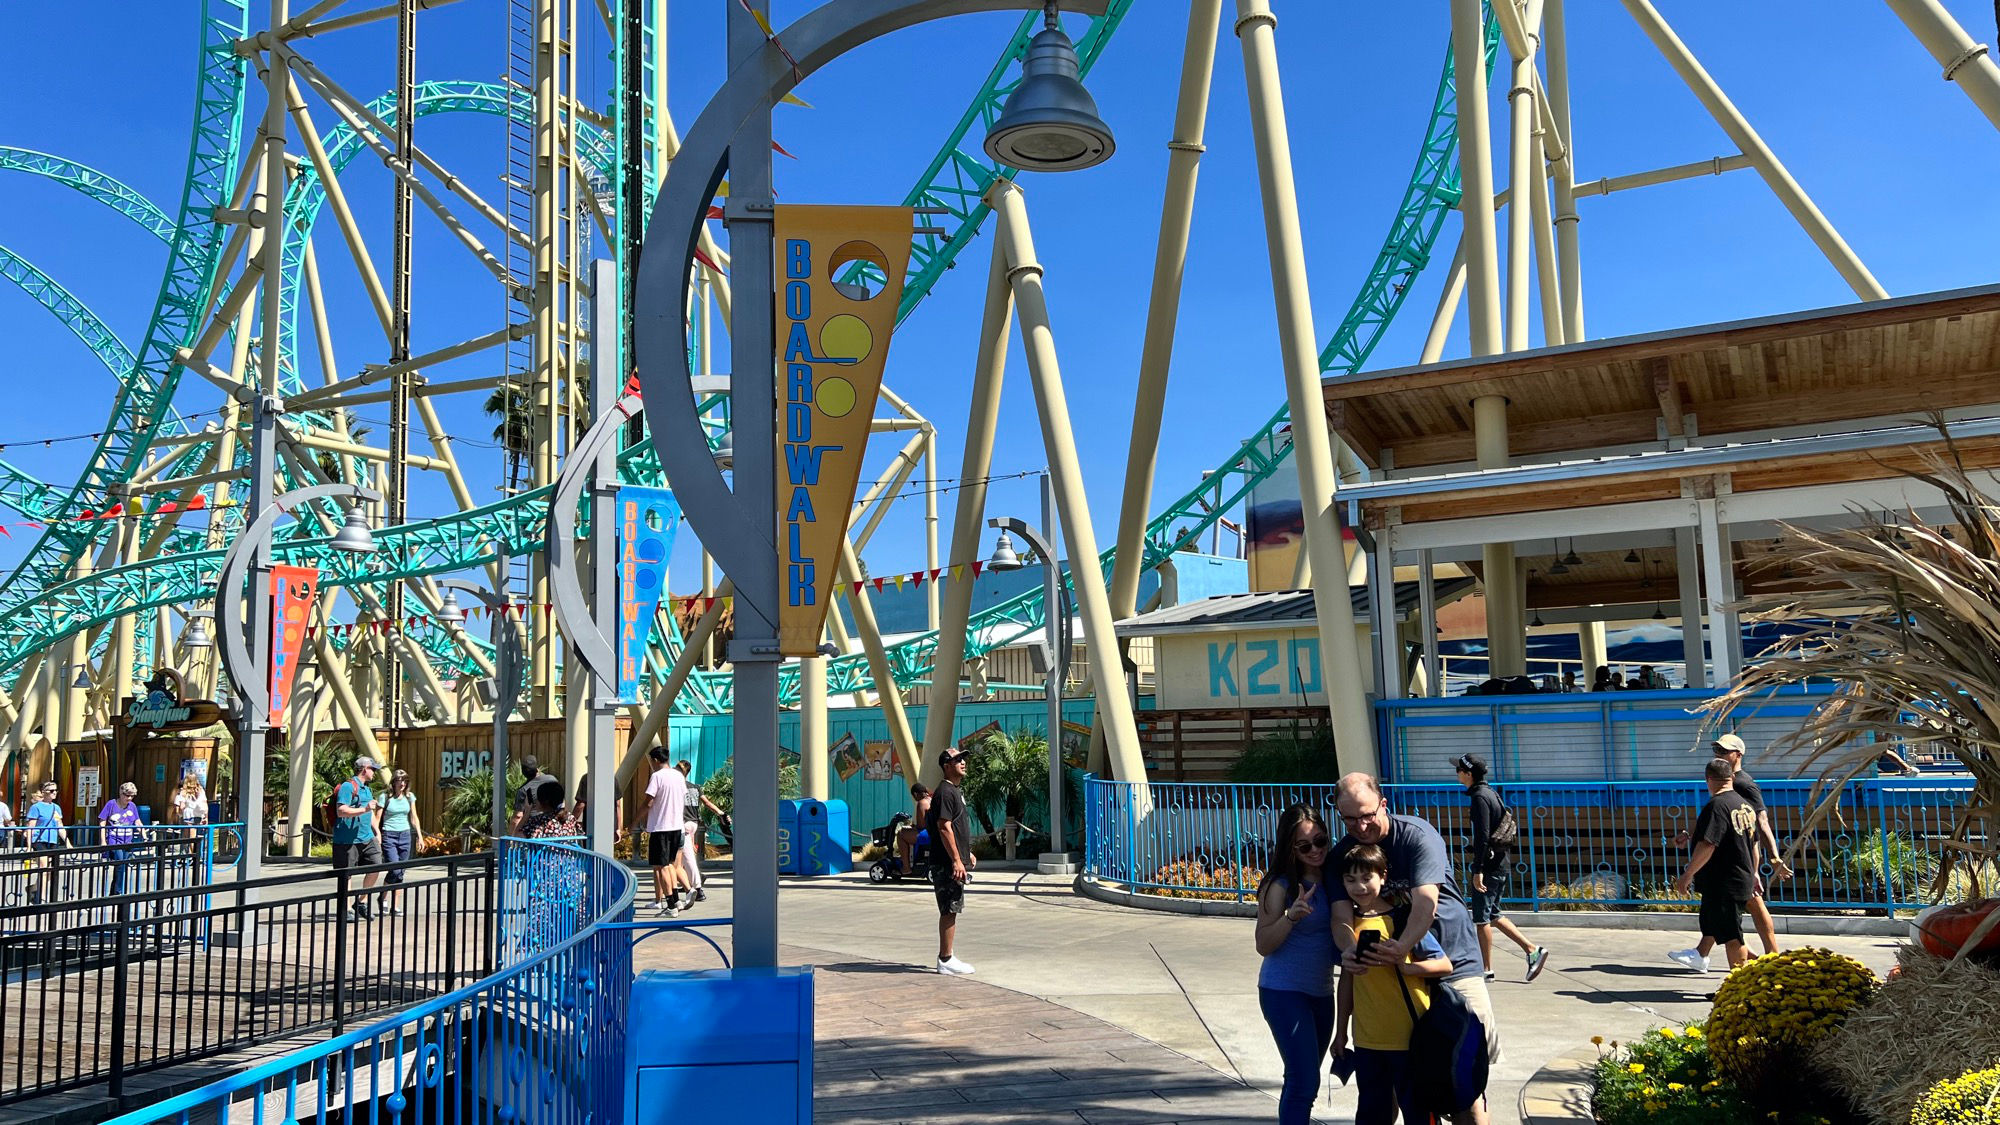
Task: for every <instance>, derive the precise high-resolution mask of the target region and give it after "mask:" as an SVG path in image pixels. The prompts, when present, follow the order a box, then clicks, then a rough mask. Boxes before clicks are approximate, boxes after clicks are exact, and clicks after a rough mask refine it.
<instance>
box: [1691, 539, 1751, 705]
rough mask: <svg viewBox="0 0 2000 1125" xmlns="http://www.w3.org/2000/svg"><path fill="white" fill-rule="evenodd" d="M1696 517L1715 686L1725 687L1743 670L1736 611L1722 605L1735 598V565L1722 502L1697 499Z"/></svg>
mask: <svg viewBox="0 0 2000 1125" xmlns="http://www.w3.org/2000/svg"><path fill="white" fill-rule="evenodd" d="M1695 507H1696V509H1697V512H1698V514H1699V515H1698V518H1699V519H1700V524H1699V527H1700V530H1701V570H1702V585H1703V586H1704V587H1705V588H1706V590H1707V593H1708V647H1709V648H1710V649H1711V650H1713V659H1714V661H1715V686H1717V687H1727V686H1728V685H1729V684H1730V683H1732V682H1733V681H1734V680H1735V679H1736V676H1737V674H1738V673H1740V672H1741V671H1742V670H1743V635H1742V630H1740V629H1739V628H1738V627H1737V621H1736V611H1735V610H1734V609H1729V608H1726V607H1727V606H1729V605H1731V604H1732V603H1734V602H1735V601H1736V567H1735V563H1734V553H1735V552H1734V551H1733V550H1731V548H1730V542H1729V525H1728V524H1727V523H1725V522H1723V519H1722V505H1721V503H1720V502H1719V501H1716V500H1698V501H1696V502H1695Z"/></svg>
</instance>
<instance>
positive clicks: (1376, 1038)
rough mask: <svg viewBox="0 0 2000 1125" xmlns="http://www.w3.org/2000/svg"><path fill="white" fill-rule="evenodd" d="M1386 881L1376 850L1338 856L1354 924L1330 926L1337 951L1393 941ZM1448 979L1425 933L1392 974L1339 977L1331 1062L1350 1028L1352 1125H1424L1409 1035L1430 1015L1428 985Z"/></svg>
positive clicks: (1383, 859) (1439, 951) (1383, 970)
mask: <svg viewBox="0 0 2000 1125" xmlns="http://www.w3.org/2000/svg"><path fill="white" fill-rule="evenodd" d="M1388 877H1389V857H1388V856H1387V855H1386V854H1384V853H1383V851H1382V849H1381V848H1379V847H1377V846H1375V845H1374V844H1362V845H1360V846H1358V847H1356V848H1354V849H1352V850H1350V851H1349V852H1348V853H1347V854H1346V855H1344V856H1342V857H1341V862H1340V881H1341V884H1342V885H1343V886H1344V887H1345V888H1346V889H1347V897H1348V898H1349V899H1350V900H1351V901H1352V903H1353V905H1354V923H1353V925H1352V926H1346V925H1344V924H1343V923H1342V922H1341V921H1340V919H1339V918H1338V917H1336V919H1335V921H1334V938H1335V940H1336V941H1337V942H1338V943H1339V945H1340V946H1341V948H1342V949H1353V948H1356V947H1359V948H1363V949H1365V948H1367V947H1368V946H1369V945H1372V944H1374V943H1375V942H1378V941H1381V940H1383V939H1384V938H1393V937H1394V936H1395V934H1396V923H1395V922H1394V921H1393V920H1392V919H1391V918H1390V914H1391V911H1392V909H1393V907H1392V906H1391V904H1390V903H1389V901H1388V900H1387V899H1385V898H1383V897H1382V884H1383V882H1384V881H1385V880H1387V879H1388ZM1450 973H1451V958H1449V957H1446V956H1445V955H1444V948H1443V947H1442V946H1440V945H1439V944H1438V942H1437V939H1436V938H1433V937H1432V936H1430V935H1429V934H1425V935H1424V936H1423V937H1422V938H1420V939H1418V941H1417V945H1416V948H1415V949H1412V950H1411V951H1410V955H1409V957H1408V958H1406V959H1405V960H1404V961H1403V962H1402V963H1400V964H1398V965H1396V966H1395V967H1394V971H1393V972H1392V971H1391V970H1390V968H1389V967H1388V966H1382V965H1378V966H1373V967H1370V968H1366V969H1358V970H1344V971H1342V972H1341V974H1340V987H1339V990H1338V991H1337V992H1336V993H1335V1007H1334V1023H1333V1057H1334V1058H1335V1059H1336V1060H1339V1059H1340V1057H1341V1055H1343V1054H1345V1053H1346V1052H1347V1050H1348V1046H1347V1042H1348V1029H1349V1024H1350V1023H1351V1024H1352V1025H1353V1032H1354V1048H1353V1049H1354V1058H1353V1060H1352V1065H1353V1068H1354V1071H1355V1078H1356V1085H1357V1086H1358V1087H1359V1092H1360V1100H1359V1102H1358V1103H1357V1104H1356V1106H1355V1110H1354V1122H1355V1125H1393V1122H1395V1120H1396V1113H1397V1110H1398V1109H1399V1108H1400V1109H1401V1110H1402V1114H1403V1121H1404V1125H1425V1123H1426V1122H1427V1121H1428V1120H1429V1116H1430V1115H1429V1114H1427V1113H1425V1112H1423V1111H1422V1110H1420V1109H1418V1108H1417V1107H1416V1089H1415V1087H1414V1086H1413V1085H1412V1083H1411V1081H1410V1059H1409V1055H1410V1031H1411V1029H1412V1028H1413V1027H1414V1026H1415V1025H1416V1020H1417V1017H1419V1016H1421V1015H1423V1014H1424V1012H1425V1011H1427V1010H1428V1009H1429V1008H1430V1003H1431V986H1430V979H1431V978H1434V977H1444V976H1448V975H1450Z"/></svg>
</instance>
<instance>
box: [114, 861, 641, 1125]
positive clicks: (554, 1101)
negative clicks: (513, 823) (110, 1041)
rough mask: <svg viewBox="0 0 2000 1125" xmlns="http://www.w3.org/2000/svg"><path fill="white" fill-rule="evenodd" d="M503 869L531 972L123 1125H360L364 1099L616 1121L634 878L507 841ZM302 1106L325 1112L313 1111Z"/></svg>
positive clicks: (507, 972) (423, 1112)
mask: <svg viewBox="0 0 2000 1125" xmlns="http://www.w3.org/2000/svg"><path fill="white" fill-rule="evenodd" d="M500 863H501V870H502V872H503V880H502V881H503V883H505V882H506V881H507V880H506V878H505V876H513V877H514V881H515V883H516V885H517V886H518V887H519V888H520V891H519V893H520V896H521V897H520V898H519V899H518V900H517V901H514V902H511V903H502V904H501V906H500V909H501V910H502V912H503V913H504V912H506V911H508V910H510V909H511V910H518V911H520V912H522V913H523V914H524V917H525V925H524V926H523V927H522V928H521V930H520V932H519V933H518V934H515V935H513V936H514V937H516V938H517V939H518V940H519V941H520V942H522V943H524V945H523V947H522V948H520V949H518V950H516V952H517V954H518V960H512V961H507V960H505V959H504V957H503V967H502V968H500V969H499V970H498V971H496V972H494V973H492V974H490V975H488V976H487V977H485V978H483V979H481V980H479V981H477V982H475V983H473V984H470V985H467V986H466V987H464V988H460V989H458V990H457V991H454V992H450V993H446V994H445V995H442V996H439V997H436V998H434V999H431V1000H428V1001H425V1002H424V1003H421V1004H418V1005H415V1006H414V1007H410V1008H407V1009H404V1010H403V1011H400V1012H397V1013H396V1014H394V1015H392V1016H388V1017H386V1018H384V1019H381V1020H378V1021H376V1022H375V1023H372V1024H370V1025H368V1026H367V1027H363V1028H359V1029H357V1030H354V1031H350V1032H347V1033H346V1034H343V1035H337V1036H335V1037H333V1038H332V1039H329V1040H327V1041H326V1042H324V1043H316V1044H313V1045H312V1046H310V1047H306V1048H303V1049H301V1050H297V1051H293V1052H290V1053H288V1054H285V1055H282V1056H279V1057H278V1058H274V1059H271V1060H270V1061H268V1062H264V1063H260V1064H258V1065H256V1066H253V1067H250V1068H248V1069H246V1070H244V1071H242V1072H240V1073H237V1074H232V1075H229V1076H227V1077H225V1078H220V1079H217V1080H216V1081H214V1082H210V1083H208V1084H207V1085H205V1086H202V1087H199V1088H198V1089H194V1090H190V1091H188V1092H187V1093H185V1094H181V1095H178V1096H176V1097H172V1098H168V1099H166V1100H164V1101H161V1102H159V1103H157V1104H154V1105H150V1106H147V1107H145V1108H143V1109H139V1110H134V1111H132V1112H130V1113H127V1114H125V1115H123V1116H120V1117H116V1118H113V1119H112V1123H111V1125H153V1123H156V1122H175V1123H178V1125H189V1123H190V1122H192V1121H195V1120H218V1121H220V1120H228V1119H229V1114H230V1109H231V1106H232V1105H234V1104H235V1103H238V1102H243V1101H254V1102H255V1103H256V1105H255V1106H254V1109H253V1116H254V1117H255V1119H257V1120H267V1119H276V1120H285V1121H306V1120H312V1119H315V1118H318V1119H321V1120H323V1119H324V1118H325V1116H326V1115H327V1114H328V1113H329V1112H332V1111H336V1110H339V1109H341V1108H343V1107H347V1108H349V1109H350V1110H351V1112H350V1113H349V1115H348V1119H349V1120H357V1119H358V1118H357V1117H356V1116H355V1113H357V1112H360V1111H361V1109H360V1107H361V1106H362V1104H363V1102H364V1100H365V1101H366V1102H368V1103H377V1102H379V1103H380V1104H379V1105H378V1104H370V1105H368V1107H367V1111H368V1112H369V1113H370V1115H371V1116H370V1118H369V1119H370V1120H387V1121H389V1122H394V1123H397V1125H419V1123H428V1122H436V1123H439V1125H443V1123H444V1122H452V1123H456V1122H459V1121H463V1120H468V1119H473V1118H474V1117H475V1116H476V1117H477V1118H478V1119H480V1120H496V1119H497V1120H502V1121H507V1120H512V1121H519V1120H522V1119H523V1118H532V1119H534V1120H537V1121H541V1122H548V1123H550V1125H584V1123H585V1122H605V1121H612V1120H615V1119H616V1117H617V1115H618V1112H619V1111H618V1106H619V1105H620V1104H621V1098H622V1093H621V1086H620V1084H619V1081H618V1075H619V1074H620V1073H621V1072H622V1068H623V1066H624V1047H625V1038H624V1034H625V1002H626V994H627V989H626V982H627V981H628V980H629V978H630V976H631V946H632V943H631V939H630V935H629V934H628V933H627V931H626V928H625V927H624V925H623V924H624V923H629V922H630V921H631V916H632V899H633V894H634V891H635V882H634V880H633V878H632V873H631V871H630V870H629V869H628V868H626V867H625V865H624V864H622V863H619V862H617V861H615V860H613V859H611V858H609V857H607V856H603V855H599V854H597V853H594V852H588V851H584V850H582V849H580V848H576V847H571V846H569V845H566V844H560V843H553V842H550V841H545V840H512V839H509V840H504V841H502V850H501V857H500ZM406 1064H407V1068H406ZM385 1068H386V1073H385ZM385 1077H386V1079H387V1081H385ZM302 1095H304V1096H306V1097H310V1098H311V1099H312V1100H313V1101H314V1102H316V1103H317V1104H314V1105H310V1106H302V1105H300V1104H299V1102H300V1099H301V1096H302ZM266 1103H269V1104H268V1105H267V1104H266ZM336 1103H337V1104H336ZM267 1111H268V1112H267ZM269 1113H278V1114H282V1116H281V1117H277V1118H271V1117H270V1116H269ZM496 1114H497V1117H496V1116H495V1115H496Z"/></svg>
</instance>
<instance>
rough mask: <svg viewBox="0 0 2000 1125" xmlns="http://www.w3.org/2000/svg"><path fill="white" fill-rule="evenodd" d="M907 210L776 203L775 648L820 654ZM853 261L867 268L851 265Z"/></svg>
mask: <svg viewBox="0 0 2000 1125" xmlns="http://www.w3.org/2000/svg"><path fill="white" fill-rule="evenodd" d="M913 215H914V212H913V211H912V210H911V209H910V208H908V207H812V206H792V205H789V204H786V205H780V206H779V207H778V208H777V209H776V223H777V238H776V243H777V253H778V263H777V280H778V285H777V290H778V333H777V338H778V372H779V381H780V386H781V389H782V395H781V397H782V399H783V401H784V410H783V417H782V419H781V421H780V424H779V442H780V444H779V447H778V496H779V499H780V500H781V501H782V502H783V504H784V522H783V524H782V525H781V526H780V528H779V543H778V555H779V559H778V584H779V586H778V588H779V598H778V647H779V650H780V651H782V652H783V653H784V654H785V655H787V656H811V655H813V654H814V653H816V652H818V651H819V638H820V627H821V626H822V625H823V624H825V622H826V610H827V605H828V603H829V602H830V601H831V600H832V595H833V580H834V572H835V571H836V570H837V569H838V568H839V566H840V548H841V539H842V537H843V536H844V535H846V533H847V517H848V514H849V512H851V511H852V510H853V506H854V492H855V489H856V488H857V487H858V486H859V485H860V482H861V459H862V456H863V455H864V454H865V453H866V452H867V451H868V427H869V422H870V421H871V420H872V419H873V418H874V415H875V398H876V395H877V393H878V392H879V391H880V389H881V386H882V367H883V363H884V362H885V361H886V360H887V359H888V357H889V335H890V333H891V332H893V331H894V330H895V327H896V307H897V305H898V304H899V303H900V302H901V301H902V299H903V278H904V275H905V274H906V273H908V271H909V265H910V226H911V219H912V217H913ZM857 266H864V267H867V268H865V269H861V270H857Z"/></svg>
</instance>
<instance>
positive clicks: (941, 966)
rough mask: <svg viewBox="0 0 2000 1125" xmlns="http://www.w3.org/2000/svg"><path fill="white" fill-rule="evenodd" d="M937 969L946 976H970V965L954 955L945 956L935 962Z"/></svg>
mask: <svg viewBox="0 0 2000 1125" xmlns="http://www.w3.org/2000/svg"><path fill="white" fill-rule="evenodd" d="M937 971H938V972H940V973H943V974H944V975H945V976H948V977H963V976H971V975H972V966H971V965H968V964H966V963H965V962H963V961H961V960H959V959H958V958H956V957H947V958H945V959H944V960H942V961H939V962H938V963H937Z"/></svg>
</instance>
